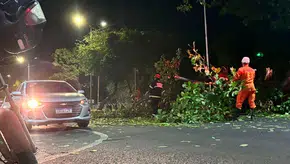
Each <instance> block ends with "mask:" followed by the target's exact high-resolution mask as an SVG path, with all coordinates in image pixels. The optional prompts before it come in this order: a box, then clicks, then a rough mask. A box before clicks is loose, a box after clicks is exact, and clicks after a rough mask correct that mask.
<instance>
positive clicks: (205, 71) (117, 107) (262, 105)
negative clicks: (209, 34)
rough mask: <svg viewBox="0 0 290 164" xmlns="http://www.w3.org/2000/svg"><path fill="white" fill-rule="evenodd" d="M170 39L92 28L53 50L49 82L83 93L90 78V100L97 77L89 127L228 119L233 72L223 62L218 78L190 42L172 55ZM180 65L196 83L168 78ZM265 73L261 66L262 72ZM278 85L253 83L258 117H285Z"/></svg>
mask: <svg viewBox="0 0 290 164" xmlns="http://www.w3.org/2000/svg"><path fill="white" fill-rule="evenodd" d="M152 38H153V39H152ZM175 39H176V38H175V37H174V36H170V35H165V34H163V33H160V32H146V31H140V30H132V29H120V30H113V29H94V30H92V31H91V33H90V34H88V35H87V36H85V37H84V39H83V40H82V41H78V42H77V43H76V45H75V47H74V48H72V49H57V50H56V51H55V52H54V53H53V58H54V65H55V66H56V67H59V68H60V69H61V70H62V71H61V72H58V73H56V74H54V75H53V76H52V77H51V79H60V80H67V81H68V82H70V83H73V85H74V86H78V87H80V88H83V89H85V90H86V93H89V90H88V89H89V85H88V80H83V79H89V78H88V75H90V74H93V97H94V99H95V100H96V95H97V86H98V84H97V75H101V81H100V88H101V90H100V91H101V104H100V105H99V106H98V107H96V108H95V109H93V110H92V116H93V119H92V125H94V124H133V125H135V124H141V125H144V124H150V125H163V126H165V125H195V124H200V123H210V122H224V121H228V120H229V118H230V115H231V110H232V109H233V108H234V106H235V105H234V104H235V97H236V95H237V93H238V92H239V90H240V89H241V84H240V83H239V82H233V81H232V78H233V76H234V75H235V72H236V68H233V67H231V66H230V64H228V66H230V67H231V68H230V69H229V70H230V71H229V74H228V75H229V79H228V80H225V79H223V78H219V77H218V74H219V73H220V71H221V66H223V65H221V64H217V65H219V66H213V65H211V67H210V68H208V67H207V66H206V64H205V59H204V56H203V55H201V54H200V53H199V52H198V50H197V49H195V44H193V45H192V47H191V48H190V49H189V50H182V49H177V51H174V49H175V48H176V45H175V43H176V42H175ZM164 40H166V41H167V45H166V46H165V47H162V46H160V44H159V43H160V42H162V41H164ZM152 47H153V48H152ZM154 47H155V48H154ZM168 47H170V49H168ZM172 47H173V48H172ZM165 49H166V50H167V51H164V50H165ZM148 54H150V55H148ZM161 54H163V55H161ZM158 58H159V59H158ZM186 62H189V63H190V65H189V69H188V70H187V71H188V72H191V74H192V75H194V79H193V80H196V79H197V80H198V81H199V82H185V81H180V80H176V79H175V78H174V77H175V76H179V75H181V73H182V71H181V70H180V69H181V68H182V67H183V66H184V65H186ZM266 69H268V68H266V67H265V68H263V70H265V72H266ZM155 72H158V73H159V74H161V81H162V83H163V84H164V92H163V95H162V102H161V103H160V109H159V114H158V115H155V116H154V117H153V116H152V114H151V113H152V110H151V107H150V102H149V99H148V94H147V91H148V89H149V88H148V85H149V84H150V82H151V80H152V78H153V75H154V74H155ZM274 76H275V74H274ZM263 77H264V76H263ZM213 78H214V79H215V82H214V83H209V82H208V79H213ZM279 85H280V84H279V83H277V84H276V83H275V81H274V80H273V78H272V79H266V80H265V79H264V78H258V79H257V80H256V87H257V89H258V93H257V100H256V103H257V109H256V113H258V115H260V116H267V117H271V116H275V117H277V116H283V117H288V115H287V114H288V113H290V106H289V105H290V100H287V99H285V95H283V94H282V92H281V88H279V87H278V86H279ZM87 97H88V95H87Z"/></svg>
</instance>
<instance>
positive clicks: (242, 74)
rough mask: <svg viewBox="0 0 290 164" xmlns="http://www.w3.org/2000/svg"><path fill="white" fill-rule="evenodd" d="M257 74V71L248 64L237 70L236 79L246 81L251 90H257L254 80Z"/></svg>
mask: <svg viewBox="0 0 290 164" xmlns="http://www.w3.org/2000/svg"><path fill="white" fill-rule="evenodd" d="M255 76H256V71H255V70H254V69H253V68H251V67H249V66H248V65H246V66H243V67H241V68H239V70H238V71H237V73H236V75H235V77H234V81H236V80H241V81H243V83H244V87H245V88H247V89H251V90H254V91H255V90H256V88H255V85H254V80H255Z"/></svg>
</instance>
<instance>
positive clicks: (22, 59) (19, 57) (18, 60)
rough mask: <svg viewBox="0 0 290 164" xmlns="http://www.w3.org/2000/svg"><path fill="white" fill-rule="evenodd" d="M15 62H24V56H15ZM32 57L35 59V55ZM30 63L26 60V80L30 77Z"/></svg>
mask: <svg viewBox="0 0 290 164" xmlns="http://www.w3.org/2000/svg"><path fill="white" fill-rule="evenodd" d="M16 59H17V62H18V63H20V64H22V63H24V62H25V58H24V57H22V56H18V57H17V58H16ZM33 59H37V57H35V58H33ZM31 67H32V66H31V65H30V61H29V60H27V80H30V77H31V75H30V73H31V72H30V71H31V70H30V69H31Z"/></svg>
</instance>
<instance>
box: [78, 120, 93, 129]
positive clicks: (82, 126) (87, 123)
mask: <svg viewBox="0 0 290 164" xmlns="http://www.w3.org/2000/svg"><path fill="white" fill-rule="evenodd" d="M77 124H78V126H79V127H80V128H86V127H88V126H89V124H90V122H89V121H86V122H78V123H77Z"/></svg>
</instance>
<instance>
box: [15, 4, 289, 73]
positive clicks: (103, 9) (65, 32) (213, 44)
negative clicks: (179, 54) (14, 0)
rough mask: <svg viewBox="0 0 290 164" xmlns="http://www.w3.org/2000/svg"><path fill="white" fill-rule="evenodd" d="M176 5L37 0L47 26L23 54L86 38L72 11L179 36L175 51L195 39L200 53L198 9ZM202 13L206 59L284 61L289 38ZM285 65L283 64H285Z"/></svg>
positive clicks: (47, 52) (92, 20) (43, 53)
mask: <svg viewBox="0 0 290 164" xmlns="http://www.w3.org/2000/svg"><path fill="white" fill-rule="evenodd" d="M180 2H181V0H58V1H57V0H45V1H43V2H42V8H43V10H44V12H45V15H46V18H47V25H46V27H45V29H44V36H43V40H42V42H41V43H40V45H39V46H38V47H37V48H36V49H35V51H33V52H30V53H29V55H30V56H39V57H40V59H41V60H52V59H51V54H52V53H53V52H54V50H55V49H57V48H70V47H73V46H74V43H75V41H76V39H81V38H82V36H84V35H85V34H88V32H89V28H84V29H82V30H80V29H77V28H75V27H74V26H73V24H72V22H71V15H72V14H73V13H74V12H75V11H79V12H80V13H83V14H84V15H86V17H87V18H88V21H89V24H90V25H92V26H96V25H99V23H100V21H101V20H106V21H107V22H108V24H109V25H111V26H115V27H128V28H137V29H141V30H158V31H162V32H165V33H168V34H175V35H179V36H180V38H181V39H180V40H178V41H177V44H176V47H175V48H176V49H177V48H178V47H180V46H183V48H184V47H186V45H187V44H188V43H191V42H192V41H197V45H198V48H199V50H200V51H201V52H204V22H203V7H202V6H201V5H200V4H198V3H196V4H194V6H193V9H192V12H190V13H187V14H184V13H181V12H179V11H177V10H176V6H177V5H178V4H180ZM207 11H208V15H207V16H208V38H209V48H210V56H211V60H212V61H214V62H219V63H223V62H226V61H227V60H229V58H228V57H227V56H226V55H232V56H233V55H234V56H235V60H234V61H230V62H231V63H235V64H233V65H235V66H238V64H239V61H240V58H241V57H242V56H250V57H252V56H254V55H255V53H256V52H258V51H262V52H264V53H265V54H266V55H265V59H266V58H267V57H268V58H269V59H268V61H272V62H268V61H263V62H261V61H259V63H260V64H261V63H263V64H264V65H265V64H272V63H279V61H281V60H278V59H281V57H280V58H272V56H274V55H277V54H279V55H284V57H288V59H289V54H288V48H287V47H288V43H289V41H290V40H289V34H285V32H281V31H274V32H273V30H269V29H268V28H266V27H263V26H261V25H260V26H257V27H253V26H251V27H250V26H248V27H246V26H244V25H243V24H242V23H241V19H238V18H237V17H234V16H230V15H223V16H221V15H220V14H219V12H218V9H208V10H207ZM288 33H289V32H288ZM267 53H268V54H267ZM217 54H218V55H219V56H217ZM282 58H283V57H282ZM288 59H287V60H288ZM287 60H286V61H287ZM273 61H274V62H273ZM284 61H285V60H284ZM227 62H229V61H227ZM264 65H263V67H265V66H264ZM286 67H288V66H287V65H285V68H286ZM18 70H19V69H18ZM16 72H17V71H16ZM22 74H23V73H22ZM24 74H25V73H24Z"/></svg>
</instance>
